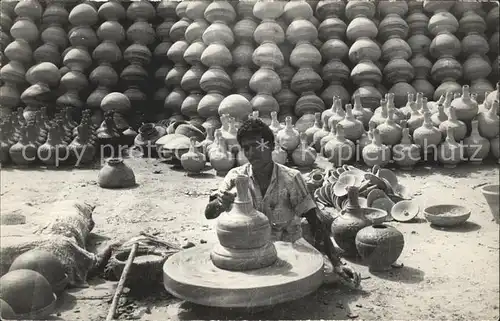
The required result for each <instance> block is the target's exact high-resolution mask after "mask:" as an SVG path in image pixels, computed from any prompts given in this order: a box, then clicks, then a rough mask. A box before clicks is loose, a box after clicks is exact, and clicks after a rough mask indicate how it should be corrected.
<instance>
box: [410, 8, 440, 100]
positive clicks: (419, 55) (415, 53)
mask: <svg viewBox="0 0 500 321" xmlns="http://www.w3.org/2000/svg"><path fill="white" fill-rule="evenodd" d="M408 9H409V12H408V16H407V18H406V22H407V23H408V26H409V28H410V36H409V38H408V45H409V46H410V48H411V52H412V58H411V60H410V64H411V65H412V66H413V71H414V74H415V78H414V80H413V82H412V83H411V85H412V87H413V88H414V89H415V91H417V92H421V93H423V94H424V97H427V99H428V100H429V101H432V100H433V98H434V86H433V85H432V84H431V82H430V81H429V76H430V72H431V68H432V62H431V61H430V60H429V47H430V45H431V39H429V36H430V33H429V31H428V29H427V24H428V22H429V17H427V15H426V14H425V12H424V11H423V7H422V2H421V1H415V0H413V1H409V2H408Z"/></svg>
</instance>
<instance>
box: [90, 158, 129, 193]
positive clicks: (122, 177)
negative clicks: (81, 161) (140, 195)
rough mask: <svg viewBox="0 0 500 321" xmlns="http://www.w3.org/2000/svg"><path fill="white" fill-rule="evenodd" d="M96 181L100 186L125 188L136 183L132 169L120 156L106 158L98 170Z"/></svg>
mask: <svg viewBox="0 0 500 321" xmlns="http://www.w3.org/2000/svg"><path fill="white" fill-rule="evenodd" d="M97 182H98V184H99V186H100V187H102V188H127V187H133V186H135V185H136V181H135V175H134V172H133V170H132V169H131V168H130V167H129V166H127V165H126V164H125V163H124V162H123V159H121V158H110V159H108V160H107V162H106V165H104V166H103V167H102V168H101V170H100V171H99V174H98V179H97Z"/></svg>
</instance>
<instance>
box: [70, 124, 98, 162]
mask: <svg viewBox="0 0 500 321" xmlns="http://www.w3.org/2000/svg"><path fill="white" fill-rule="evenodd" d="M76 130H77V133H78V134H77V136H76V137H75V139H73V141H72V142H71V143H70V144H69V145H68V149H69V152H70V157H71V158H72V159H73V160H74V161H75V165H76V166H79V165H84V164H88V163H90V162H92V161H93V160H94V156H95V154H96V148H95V146H94V144H93V141H92V140H91V137H90V134H89V125H88V124H81V125H78V126H77V127H76Z"/></svg>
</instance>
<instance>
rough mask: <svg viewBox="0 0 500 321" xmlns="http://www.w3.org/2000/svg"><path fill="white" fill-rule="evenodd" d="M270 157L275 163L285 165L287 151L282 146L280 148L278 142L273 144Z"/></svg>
mask: <svg viewBox="0 0 500 321" xmlns="http://www.w3.org/2000/svg"><path fill="white" fill-rule="evenodd" d="M272 159H273V162H275V163H278V164H281V165H285V164H286V162H287V160H288V153H287V152H286V151H285V150H284V149H283V148H281V146H280V144H274V150H273V152H272Z"/></svg>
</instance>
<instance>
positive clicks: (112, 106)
mask: <svg viewBox="0 0 500 321" xmlns="http://www.w3.org/2000/svg"><path fill="white" fill-rule="evenodd" d="M130 108H131V104H130V100H129V99H128V98H127V96H125V95H124V94H122V93H119V92H112V93H110V94H108V95H106V97H104V98H103V100H102V101H101V109H102V110H103V111H105V112H106V111H116V112H120V113H127V112H128V111H129V110H130Z"/></svg>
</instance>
